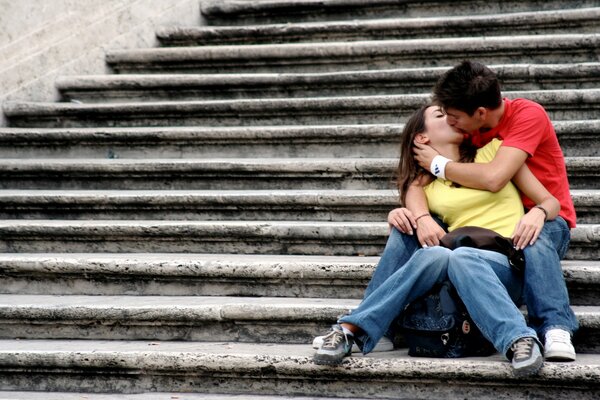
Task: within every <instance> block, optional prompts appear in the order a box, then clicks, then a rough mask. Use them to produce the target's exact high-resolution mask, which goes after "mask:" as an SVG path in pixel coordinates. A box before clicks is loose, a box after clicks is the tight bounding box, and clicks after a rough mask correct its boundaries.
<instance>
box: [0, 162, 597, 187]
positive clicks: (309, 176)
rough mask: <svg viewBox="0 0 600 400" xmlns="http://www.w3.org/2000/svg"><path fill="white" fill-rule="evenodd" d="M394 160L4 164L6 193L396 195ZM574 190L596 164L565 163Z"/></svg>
mask: <svg viewBox="0 0 600 400" xmlns="http://www.w3.org/2000/svg"><path fill="white" fill-rule="evenodd" d="M397 162H398V161H397V160H395V159H379V158H366V159H358V158H354V159H341V158H337V159H334V158H330V159H300V158H298V159H274V158H271V159H212V160H210V159H209V160H202V159H187V160H177V159H175V160H159V159H157V160H100V159H89V160H68V161H66V160H53V159H46V160H37V161H30V160H18V159H14V160H4V161H0V188H2V189H51V190H56V189H112V190H114V189H128V190H132V189H137V190H148V189H151V190H263V189H264V190H282V189H285V190H311V189H312V190H314V189H319V190H324V189H337V190H339V189H380V190H390V189H392V190H396V189H395V186H394V183H393V173H394V169H395V168H396V165H397ZM565 162H566V165H567V175H568V177H569V181H570V187H571V188H572V189H594V190H595V189H600V180H598V170H599V169H598V165H597V164H598V163H599V162H600V161H599V160H598V159H597V158H594V157H590V158H583V157H571V158H566V159H565Z"/></svg>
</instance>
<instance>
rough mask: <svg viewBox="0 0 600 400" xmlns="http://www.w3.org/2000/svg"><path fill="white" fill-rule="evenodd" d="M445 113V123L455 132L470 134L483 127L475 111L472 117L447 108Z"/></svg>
mask: <svg viewBox="0 0 600 400" xmlns="http://www.w3.org/2000/svg"><path fill="white" fill-rule="evenodd" d="M445 112H446V122H447V123H448V125H450V126H451V127H452V129H454V130H455V131H456V132H459V133H466V134H471V133H472V132H474V131H477V130H479V128H481V127H483V120H482V116H481V115H480V114H479V113H478V112H477V111H475V113H474V114H473V115H469V114H467V113H466V112H464V111H460V110H457V109H456V108H448V109H446V110H445Z"/></svg>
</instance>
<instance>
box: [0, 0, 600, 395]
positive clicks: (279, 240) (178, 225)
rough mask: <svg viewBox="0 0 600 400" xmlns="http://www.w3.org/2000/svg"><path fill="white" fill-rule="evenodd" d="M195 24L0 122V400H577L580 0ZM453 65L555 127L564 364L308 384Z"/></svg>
mask: <svg viewBox="0 0 600 400" xmlns="http://www.w3.org/2000/svg"><path fill="white" fill-rule="evenodd" d="M202 10H203V15H204V18H205V20H206V23H207V25H206V26H200V27H187V26H178V27H177V26H176V27H163V28H160V29H158V30H157V36H158V38H159V40H160V42H161V47H157V48H149V49H139V50H127V51H111V52H110V53H109V54H108V56H107V63H108V65H109V66H110V67H111V68H112V70H113V71H114V73H113V74H111V75H106V76H65V77H61V78H59V79H58V80H57V82H56V85H57V88H58V89H59V91H60V93H61V95H62V98H63V100H64V101H62V102H57V103H34V102H26V101H22V102H7V103H5V104H4V105H3V108H4V113H5V116H6V118H7V121H8V125H9V126H8V127H4V128H0V156H1V157H0V158H1V159H0V189H1V190H0V205H1V206H0V218H1V219H0V249H1V250H2V254H1V255H0V275H1V276H2V279H1V280H0V293H1V294H0V321H1V323H0V390H4V391H5V392H1V393H0V398H13V399H14V398H23V399H25V398H44V399H48V398H61V399H70V398H81V396H79V397H72V396H77V395H75V394H68V393H59V392H79V393H80V394H82V393H86V394H85V398H90V399H95V398H98V399H100V398H106V397H104V396H103V395H100V394H97V395H94V394H92V393H120V394H121V395H119V396H117V397H114V398H123V399H125V398H132V399H133V398H135V399H137V398H144V399H154V398H180V399H185V398H190V399H192V398H193V399H196V398H208V399H213V398H214V399H225V398H227V399H229V398H244V399H274V398H282V397H285V398H291V397H295V396H305V397H303V398H306V399H308V398H312V399H315V398H326V397H343V398H356V399H361V398H362V399H365V398H406V399H416V398H422V399H430V398H440V399H442V398H443V399H447V398H458V397H460V398H485V399H491V398H493V399H508V398H510V399H513V398H553V399H562V398H564V399H567V398H568V399H572V398H577V399H588V398H589V399H595V398H598V396H599V395H600V261H599V260H600V214H599V212H598V211H599V209H600V179H599V177H598V174H599V173H598V171H599V170H600V168H599V167H600V146H599V145H600V141H599V140H598V134H599V133H600V79H599V77H600V24H599V23H598V20H599V17H600V1H592V0H586V1H578V2H573V1H566V0H563V1H559V0H550V1H541V0H532V1H512V0H509V1H504V2H489V1H479V0H473V1H463V0H459V1H453V2H444V1H434V0H421V1H413V0H406V1H399V0H371V1H368V2H367V1H364V0H318V1H317V0H298V1H289V0H288V1H284V0H269V1H241V0H222V1H204V2H202ZM464 58H473V59H478V60H482V61H483V62H485V63H486V64H489V65H491V66H492V67H493V68H494V69H495V70H496V71H497V73H498V75H499V77H500V78H501V79H502V82H503V88H504V90H505V93H506V95H508V96H509V97H527V98H531V99H533V100H536V101H539V102H540V103H542V104H543V105H544V106H545V107H546V109H547V110H548V112H549V114H550V115H551V117H552V119H553V120H554V122H555V126H556V130H557V134H558V136H559V140H560V142H561V145H562V146H563V151H564V153H565V156H566V161H567V168H568V173H569V179H570V183H571V188H572V196H573V199H574V202H575V205H576V208H577V212H578V227H577V228H576V229H574V231H573V237H572V242H571V248H570V250H569V253H568V255H567V260H565V261H564V262H563V270H564V274H565V277H566V280H567V284H568V287H569V291H570V295H571V302H572V304H573V308H574V310H575V312H576V315H577V317H578V318H579V321H580V325H581V329H580V331H579V333H578V335H577V337H576V343H575V344H576V347H577V350H578V352H579V354H578V360H577V362H574V363H546V364H545V365H544V367H543V369H542V371H541V373H540V375H539V376H537V377H534V378H528V379H517V378H515V377H513V375H512V372H511V369H510V366H509V364H508V363H507V362H506V361H504V360H503V359H502V358H501V357H500V356H499V355H496V356H492V357H489V358H467V359H457V360H447V359H420V358H411V357H408V356H407V354H406V351H405V350H404V349H400V350H397V351H394V352H389V353H374V354H370V355H368V356H361V355H356V356H354V357H351V358H349V359H348V360H347V361H346V362H345V363H344V364H343V366H342V367H339V368H332V367H321V366H317V365H314V364H313V363H312V361H311V357H312V349H311V347H310V345H309V343H310V342H311V340H312V337H313V336H314V335H317V334H319V333H322V332H324V331H325V330H326V329H327V328H328V326H329V325H330V324H331V323H332V322H333V321H335V319H336V317H337V316H338V315H340V314H342V313H344V312H346V311H347V310H349V309H352V308H353V307H355V306H356V305H357V304H358V302H359V301H360V299H361V297H362V291H363V290H364V287H365V286H366V284H367V282H368V281H369V277H370V275H371V273H372V271H373V269H374V268H375V266H376V264H377V260H378V257H377V256H378V254H380V253H381V251H382V250H383V246H384V244H385V241H386V237H387V232H388V231H387V229H388V228H387V224H386V222H385V218H386V215H387V212H388V211H389V210H390V209H392V208H393V207H395V206H396V204H397V201H398V200H397V195H396V193H395V190H394V188H393V184H392V183H391V177H392V171H393V168H394V166H395V165H396V164H397V156H398V155H397V149H398V142H399V135H400V132H401V129H402V124H403V121H404V118H405V117H406V116H407V115H409V114H410V113H411V112H412V111H413V110H414V109H415V108H416V107H417V106H418V105H420V104H422V103H424V102H425V101H427V98H428V93H429V91H430V89H431V87H432V86H433V83H434V82H435V80H436V78H437V77H438V76H439V74H441V72H442V71H444V70H446V69H447V68H449V67H451V66H452V65H454V64H455V63H456V62H457V61H460V60H462V59H464ZM11 391H14V392H11ZM28 391H37V392H44V391H45V392H56V393H55V394H51V393H37V394H34V393H31V392H28ZM153 392H158V393H153ZM130 393H131V394H132V395H128V394H130ZM133 393H142V394H139V395H134V394H133ZM161 393H162V395H161ZM168 393H171V395H169V394H168ZM185 393H188V394H185ZM192 393H193V394H192ZM226 395H229V396H226ZM235 395H239V396H241V397H237V396H235ZM52 396H55V397H52ZM130 396H131V397H130ZM140 396H141V397H140ZM161 396H162V397H161ZM164 396H166V397H164ZM186 396H187V397H186ZM111 398H113V397H111ZM299 398H300V397H299Z"/></svg>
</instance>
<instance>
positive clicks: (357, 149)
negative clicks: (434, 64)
mask: <svg viewBox="0 0 600 400" xmlns="http://www.w3.org/2000/svg"><path fill="white" fill-rule="evenodd" d="M553 123H554V126H555V130H556V133H557V135H558V138H559V141H560V144H561V146H562V148H563V152H564V154H565V155H566V156H567V157H569V156H582V157H586V156H599V155H600V142H599V140H598V137H600V120H581V121H556V120H555V121H553ZM402 128H403V125H402V124H390V125H331V126H318V125H312V126H311V125H308V126H293V125H292V126H283V127H280V126H262V127H229V128H216V127H215V128H211V127H189V128H186V127H179V128H177V127H166V128H80V129H34V128H2V129H0V157H2V158H36V159H39V158H121V159H125V158H127V159H140V158H144V159H147V158H215V157H223V158H236V157H240V158H245V157H248V155H249V154H260V155H261V157H262V158H277V157H284V158H295V157H307V158H323V157H339V158H341V157H359V158H362V157H372V156H373V155H376V156H377V157H398V154H399V146H400V134H401V132H402Z"/></svg>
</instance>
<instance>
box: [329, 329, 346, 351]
mask: <svg viewBox="0 0 600 400" xmlns="http://www.w3.org/2000/svg"><path fill="white" fill-rule="evenodd" d="M342 339H345V340H346V345H348V338H347V337H346V335H344V333H343V332H340V331H338V330H336V329H334V330H332V331H331V332H330V333H329V334H327V336H325V337H324V338H323V348H335V347H337V345H338V344H339V343H340V342H341V341H342Z"/></svg>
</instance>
